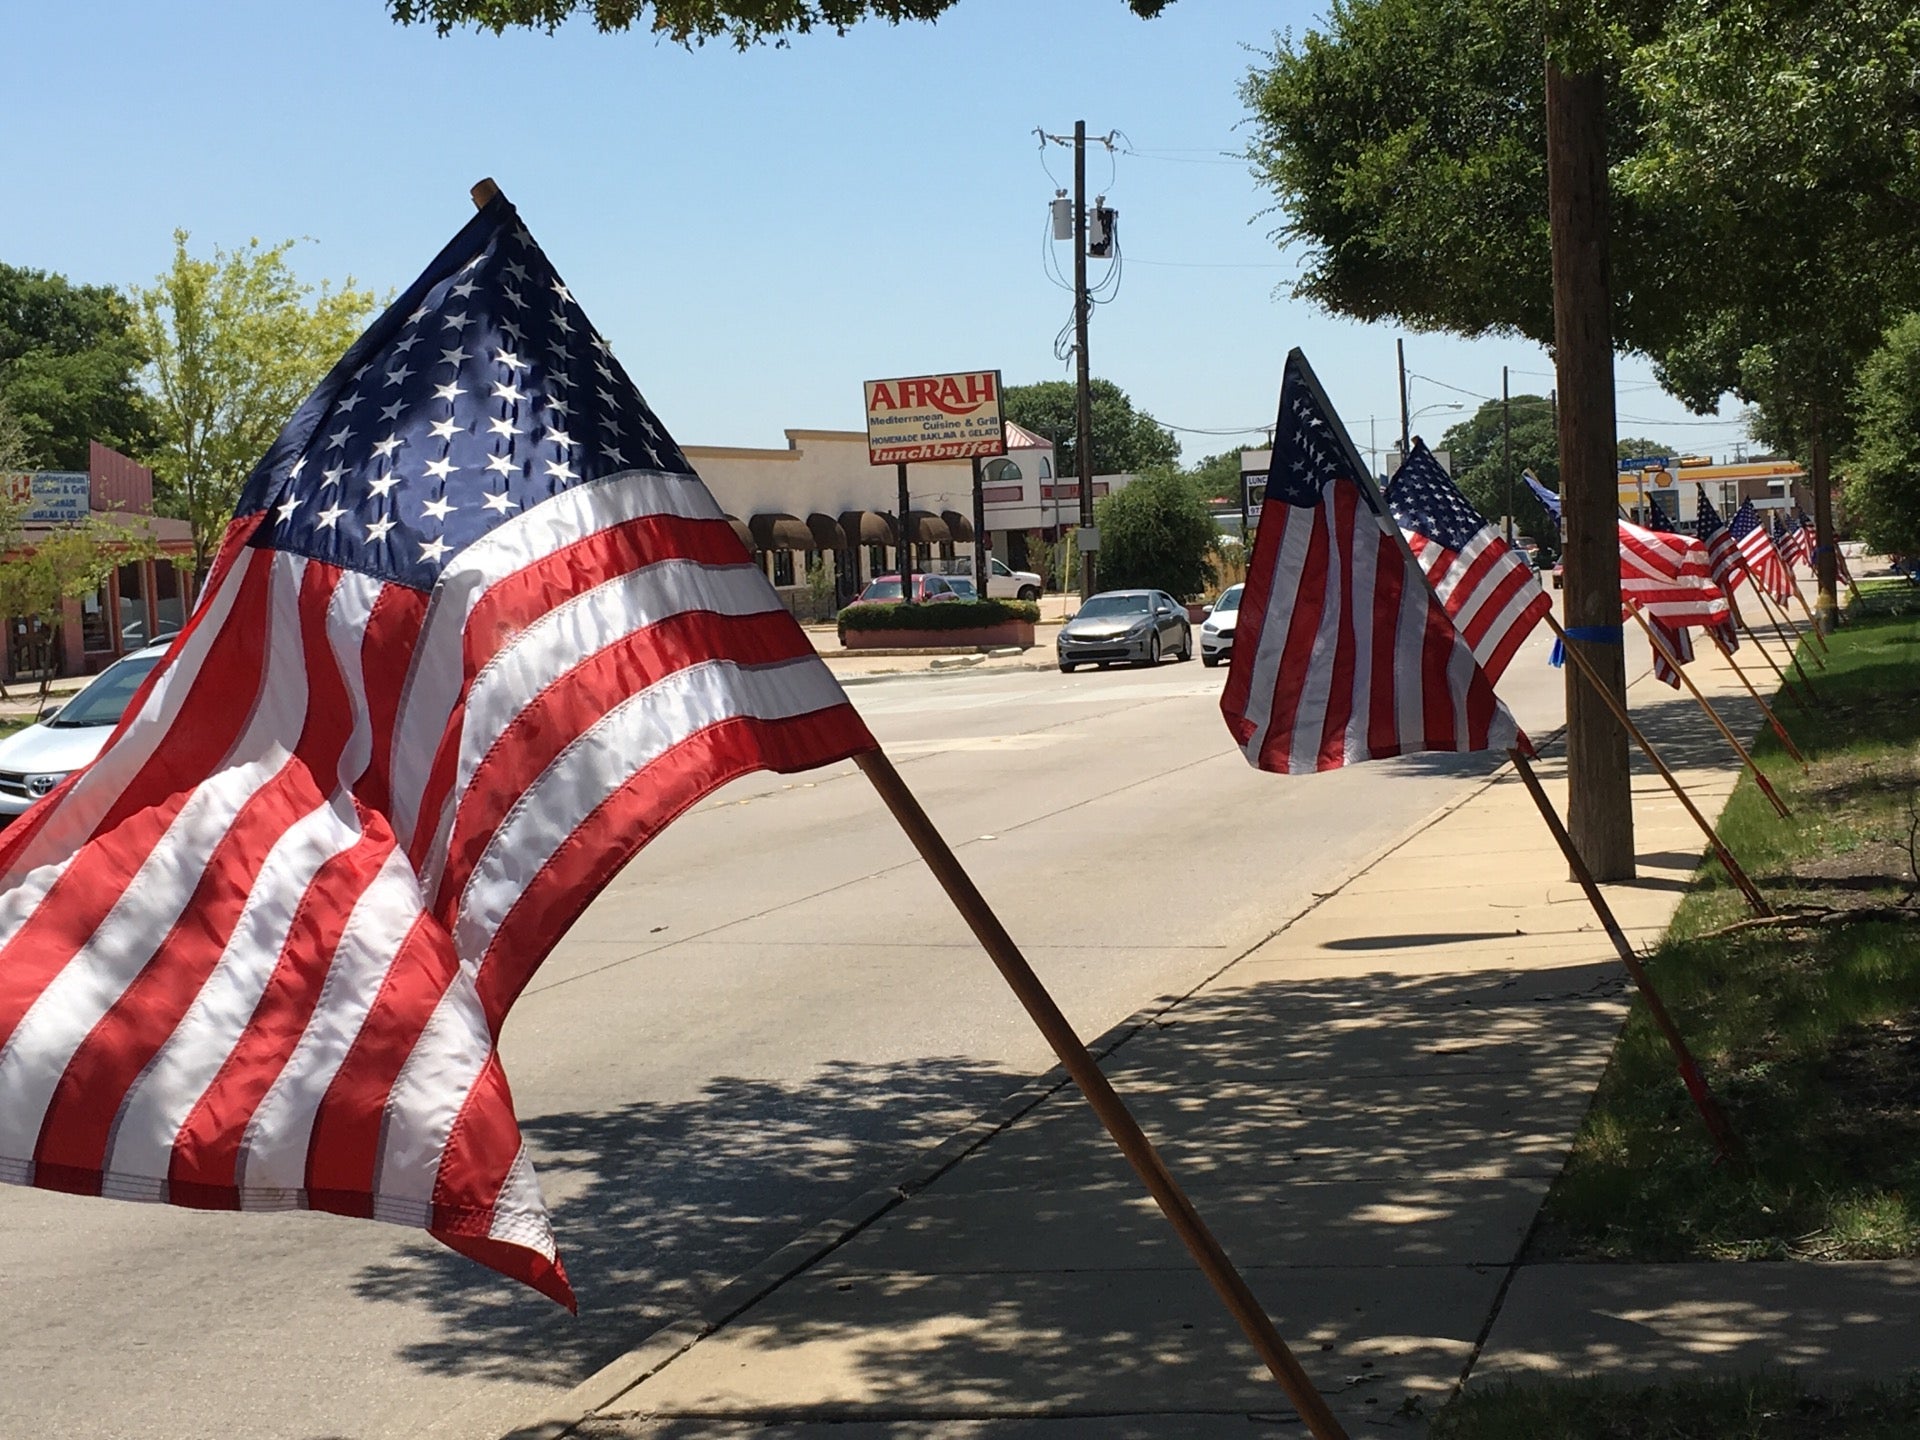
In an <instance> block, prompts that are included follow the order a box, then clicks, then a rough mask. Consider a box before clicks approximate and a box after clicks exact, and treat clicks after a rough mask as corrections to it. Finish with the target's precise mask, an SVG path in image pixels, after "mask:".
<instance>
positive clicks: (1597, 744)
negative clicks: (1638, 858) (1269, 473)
mask: <svg viewBox="0 0 1920 1440" xmlns="http://www.w3.org/2000/svg"><path fill="white" fill-rule="evenodd" d="M1546 66H1547V73H1546V87H1547V215H1548V224H1549V227H1550V229H1551V232H1552V240H1553V340H1554V346H1553V348H1554V376H1555V381H1556V384H1555V388H1554V394H1555V396H1556V397H1558V396H1561V395H1564V396H1565V397H1566V398H1565V399H1564V400H1560V401H1559V404H1558V407H1557V409H1558V412H1559V414H1558V420H1559V427H1558V428H1559V440H1560V505H1561V518H1562V521H1563V522H1564V525H1565V529H1566V541H1565V549H1564V550H1563V552H1562V559H1563V560H1564V561H1565V564H1566V586H1565V592H1564V593H1565V596H1566V600H1565V604H1566V626H1567V633H1568V635H1569V636H1570V637H1571V638H1570V640H1569V642H1568V643H1569V646H1570V647H1575V648H1577V649H1578V650H1579V652H1580V653H1581V655H1582V656H1583V658H1585V659H1586V660H1587V661H1588V662H1589V664H1590V666H1591V668H1592V669H1593V670H1594V671H1595V672H1597V674H1598V675H1599V677H1600V678H1601V680H1602V682H1603V683H1604V684H1605V685H1606V687H1607V689H1608V690H1609V691H1610V692H1611V693H1612V694H1613V695H1615V696H1616V697H1617V698H1618V699H1619V700H1620V703H1621V705H1622V707H1624V706H1625V703H1626V690H1627V671H1626V651H1625V648H1624V645H1623V633H1622V628H1621V624H1620V621H1621V611H1620V539H1619V531H1618V530H1617V529H1616V528H1615V520H1616V516H1617V514H1618V503H1619V502H1618V483H1619V482H1618V480H1617V479H1616V472H1617V468H1618V466H1617V463H1616V460H1615V438H1614V412H1613V337H1612V314H1611V301H1610V295H1609V291H1608V285H1607V130H1606V82H1605V81H1604V80H1603V79H1602V77H1601V74H1600V72H1599V70H1598V69H1597V68H1595V69H1588V70H1585V71H1583V72H1581V73H1579V74H1568V73H1566V72H1565V71H1563V70H1562V69H1561V68H1560V66H1559V65H1558V64H1557V63H1556V62H1555V61H1554V59H1553V58H1552V57H1551V56H1549V58H1548V59H1547V62H1546ZM1567 830H1568V833H1569V834H1570V835H1571V836H1572V837H1573V843H1574V845H1575V846H1576V847H1577V848H1578V849H1579V852H1580V856H1581V858H1582V859H1583V860H1584V861H1585V862H1586V868H1587V870H1588V871H1589V872H1590V873H1591V874H1592V876H1593V878H1594V879H1596V880H1599V881H1601V882H1609V881H1621V880H1631V879H1633V878H1634V857H1633V791H1632V785H1631V781H1630V776H1629V773H1628V769H1627V732H1626V730H1625V729H1624V728H1623V727H1622V726H1621V724H1620V722H1619V721H1618V720H1616V719H1615V718H1614V716H1613V713H1612V711H1611V710H1610V709H1609V707H1608V706H1607V705H1606V704H1605V703H1604V702H1602V701H1601V700H1600V698H1599V697H1598V696H1596V695H1594V694H1593V693H1592V691H1591V689H1590V687H1589V686H1587V685H1586V684H1585V683H1583V682H1582V681H1581V680H1580V678H1579V677H1578V676H1576V675H1575V673H1574V672H1573V671H1572V670H1569V671H1568V672H1567Z"/></svg>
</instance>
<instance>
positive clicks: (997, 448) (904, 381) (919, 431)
mask: <svg viewBox="0 0 1920 1440" xmlns="http://www.w3.org/2000/svg"><path fill="white" fill-rule="evenodd" d="M866 392H867V463H868V464H869V465H892V466H894V467H896V469H897V472H898V476H899V482H900V520H899V527H898V535H897V538H898V540H899V542H900V598H901V599H902V601H906V600H909V599H911V598H912V589H911V585H912V576H913V534H912V521H911V520H910V519H909V518H908V512H909V510H910V509H911V506H912V503H913V497H912V496H911V495H910V494H908V492H907V466H908V465H910V464H914V463H916V462H918V461H925V460H971V461H972V462H973V494H974V505H973V514H974V533H973V547H974V574H975V577H976V580H977V581H978V584H979V586H980V593H981V595H982V596H985V594H986V593H987V587H986V575H985V573H984V569H985V567H984V566H983V565H982V563H981V561H980V558H979V557H980V554H981V546H982V545H984V544H985V543H986V539H985V531H984V530H983V529H982V526H983V524H984V522H985V518H986V517H985V515H984V514H983V513H982V511H983V505H982V501H981V496H980V461H981V460H982V459H983V458H985V457H987V456H990V455H1004V454H1006V453H1007V421H1006V415H1005V413H1004V411H1003V410H1002V409H1001V390H1000V372H999V371H998V370H968V371H960V372H958V373H955V374H950V375H909V376H905V377H903V378H901V379H897V380H869V381H867V382H866Z"/></svg>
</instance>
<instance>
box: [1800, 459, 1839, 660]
mask: <svg viewBox="0 0 1920 1440" xmlns="http://www.w3.org/2000/svg"><path fill="white" fill-rule="evenodd" d="M1807 449H1808V452H1809V453H1808V457H1807V458H1808V460H1809V461H1810V462H1811V468H1812V470H1813V580H1814V585H1815V587H1816V588H1817V590H1818V594H1817V595H1816V596H1815V599H1814V602H1813V603H1814V608H1815V612H1816V613H1815V617H1814V633H1815V634H1816V635H1819V634H1823V633H1828V632H1831V631H1832V629H1833V627H1834V625H1835V624H1837V623H1838V621H1839V618H1840V562H1839V561H1838V559H1837V558H1835V557H1836V552H1835V550H1834V544H1835V541H1834V538H1833V451H1832V448H1831V447H1830V446H1829V445H1828V444H1827V436H1826V428H1825V426H1823V425H1821V424H1819V423H1818V422H1817V421H1816V423H1815V425H1814V429H1813V434H1812V435H1811V436H1810V437H1809V440H1808V446H1807Z"/></svg>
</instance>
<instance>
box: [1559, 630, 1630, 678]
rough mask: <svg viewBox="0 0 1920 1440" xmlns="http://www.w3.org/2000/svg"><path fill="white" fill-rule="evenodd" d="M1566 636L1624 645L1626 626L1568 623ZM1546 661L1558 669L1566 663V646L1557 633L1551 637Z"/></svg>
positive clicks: (1588, 642)
mask: <svg viewBox="0 0 1920 1440" xmlns="http://www.w3.org/2000/svg"><path fill="white" fill-rule="evenodd" d="M1567 635H1568V638H1570V639H1574V640H1580V641H1584V642H1585V643H1586V644H1588V645H1624V644H1626V643H1627V638H1626V627H1625V626H1623V625H1569V626H1567ZM1547 663H1548V664H1549V665H1551V666H1553V668H1554V669H1556V670H1558V669H1559V668H1560V667H1561V666H1562V665H1565V664H1566V663H1567V647H1566V646H1565V645H1563V644H1562V643H1561V642H1560V637H1559V636H1558V635H1556V636H1554V637H1553V653H1552V654H1550V655H1548V656H1547Z"/></svg>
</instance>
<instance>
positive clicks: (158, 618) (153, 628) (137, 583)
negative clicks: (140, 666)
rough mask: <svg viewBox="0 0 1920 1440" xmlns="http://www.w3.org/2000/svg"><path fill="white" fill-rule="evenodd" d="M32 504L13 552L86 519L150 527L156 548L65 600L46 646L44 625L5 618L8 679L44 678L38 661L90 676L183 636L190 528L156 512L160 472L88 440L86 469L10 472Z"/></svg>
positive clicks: (17, 491)
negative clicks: (85, 591)
mask: <svg viewBox="0 0 1920 1440" xmlns="http://www.w3.org/2000/svg"><path fill="white" fill-rule="evenodd" d="M5 480H6V482H7V483H8V484H10V485H11V486H12V487H13V490H14V493H15V494H16V495H18V496H20V497H21V498H23V499H25V500H26V502H27V509H26V512H25V514H24V516H23V519H22V523H21V525H20V530H19V534H18V537H17V539H16V542H15V544H14V547H13V550H12V554H14V555H17V554H20V553H30V552H31V551H32V550H33V549H34V547H35V546H36V545H37V544H39V543H40V542H41V541H43V540H44V539H46V538H47V537H49V536H51V535H53V534H55V533H57V532H58V531H60V530H62V529H65V528H69V527H71V526H74V525H78V524H83V523H85V522H86V521H87V520H88V519H89V518H93V519H100V520H111V521H115V522H117V523H120V524H123V525H130V526H131V527H133V528H135V529H144V530H145V531H146V533H147V534H148V535H150V536H151V537H152V538H153V540H154V541H155V542H157V544H158V546H159V551H160V553H159V554H158V555H156V556H155V557H154V558H153V559H150V560H132V561H128V562H127V563H126V564H123V565H120V566H118V567H116V568H115V569H114V571H113V573H112V574H111V575H109V576H108V577H107V579H106V581H105V582H104V583H102V584H101V585H100V586H99V587H98V588H97V589H96V590H94V591H93V592H92V593H91V594H89V595H86V596H83V597H81V598H80V599H77V600H67V601H65V602H64V603H63V604H62V606H61V612H60V617H59V621H58V623H57V625H55V626H54V629H55V631H56V633H55V635H54V636H53V637H52V639H53V641H54V643H53V644H52V645H51V646H50V647H49V646H47V645H46V644H45V643H44V641H45V640H46V638H47V636H46V635H45V632H44V630H43V629H42V628H41V622H39V621H38V620H30V619H27V618H25V617H21V616H11V617H9V618H8V619H7V621H6V626H7V645H6V653H5V659H4V664H5V674H6V678H7V680H8V681H15V680H28V679H35V680H37V679H39V678H40V670H39V664H40V661H39V658H38V657H41V656H46V655H48V654H50V655H51V658H52V662H53V673H54V674H55V675H56V676H62V675H92V674H95V673H97V672H99V671H101V670H104V669H105V668H106V667H107V666H109V665H111V664H112V663H113V662H114V661H115V660H117V659H119V658H120V657H121V656H122V655H126V654H129V653H131V652H132V651H135V650H138V649H140V648H141V647H142V646H143V645H150V644H152V643H153V642H154V641H155V640H161V639H165V638H166V637H167V636H169V635H173V634H176V633H178V631H179V629H180V627H181V626H182V625H183V624H184V623H185V622H186V615H187V605H188V601H189V599H190V597H191V591H192V580H191V565H192V557H193V531H192V528H191V527H190V526H189V525H188V524H187V522H186V521H184V520H175V519H171V518H169V517H167V516H163V515H156V514H154V513H153V471H151V470H149V469H148V468H147V467H146V466H144V465H141V464H139V463H137V462H136V461H134V460H132V459H130V458H128V457H127V456H125V455H122V454H121V453H120V452H119V451H117V450H110V449H108V448H107V447H106V446H105V445H101V444H98V443H95V444H91V445H89V446H88V447H87V468H86V469H85V470H84V471H77V470H76V471H64V470H39V471H34V472H32V473H30V474H20V475H10V476H7V477H5Z"/></svg>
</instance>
